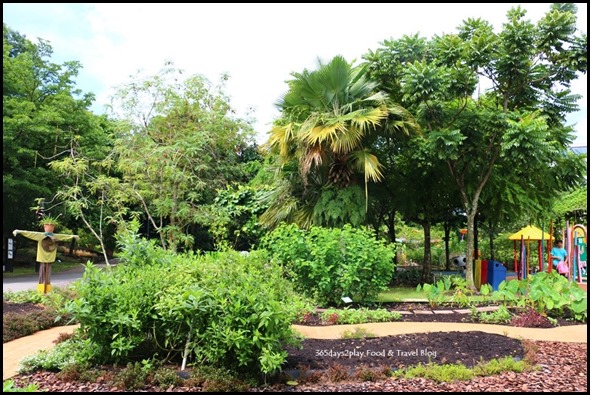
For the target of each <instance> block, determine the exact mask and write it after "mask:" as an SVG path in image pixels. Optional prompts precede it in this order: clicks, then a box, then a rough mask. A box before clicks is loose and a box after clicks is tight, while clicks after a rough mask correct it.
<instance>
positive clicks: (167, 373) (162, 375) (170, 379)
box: [153, 367, 182, 388]
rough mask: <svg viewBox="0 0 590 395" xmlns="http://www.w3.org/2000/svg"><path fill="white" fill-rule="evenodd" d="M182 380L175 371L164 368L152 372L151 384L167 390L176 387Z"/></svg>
mask: <svg viewBox="0 0 590 395" xmlns="http://www.w3.org/2000/svg"><path fill="white" fill-rule="evenodd" d="M181 381H182V379H181V378H180V377H179V376H178V374H176V371H175V370H173V369H170V368H166V367H160V368H158V369H157V370H156V371H155V372H154V379H153V383H154V384H157V385H159V386H160V387H162V388H168V387H170V386H171V385H178V384H180V382H181Z"/></svg>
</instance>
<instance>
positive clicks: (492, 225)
mask: <svg viewBox="0 0 590 395" xmlns="http://www.w3.org/2000/svg"><path fill="white" fill-rule="evenodd" d="M490 259H491V260H492V261H494V260H495V254H494V224H493V223H492V221H490Z"/></svg>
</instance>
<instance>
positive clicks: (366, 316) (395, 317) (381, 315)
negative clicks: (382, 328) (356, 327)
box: [320, 308, 402, 325]
mask: <svg viewBox="0 0 590 395" xmlns="http://www.w3.org/2000/svg"><path fill="white" fill-rule="evenodd" d="M334 315H336V319H334ZM320 318H321V319H322V321H324V322H329V323H330V324H332V325H334V324H365V323H368V322H391V321H399V320H401V318H402V316H401V314H400V313H398V312H396V311H388V310H387V309H375V310H369V309H367V308H360V309H327V310H325V311H324V312H322V313H321V314H320Z"/></svg>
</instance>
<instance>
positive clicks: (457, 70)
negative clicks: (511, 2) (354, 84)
mask: <svg viewBox="0 0 590 395" xmlns="http://www.w3.org/2000/svg"><path fill="white" fill-rule="evenodd" d="M575 13H576V9H575V5H572V4H556V5H553V6H551V9H550V11H549V12H548V13H547V14H546V15H545V16H544V17H543V18H542V19H541V20H540V21H539V22H538V23H537V24H536V25H535V24H533V23H531V22H530V21H528V20H526V19H525V18H524V17H525V14H526V12H525V11H524V10H523V9H521V8H520V7H517V8H514V9H512V10H510V11H509V12H508V14H507V19H508V21H507V22H506V23H505V24H504V25H503V27H502V30H501V31H500V32H499V33H494V31H493V28H492V26H491V25H490V24H489V23H488V22H486V21H483V20H481V19H469V20H467V21H465V22H464V23H463V25H462V26H460V27H459V32H458V34H446V35H442V36H437V37H435V38H433V39H432V40H431V42H429V43H427V42H425V41H424V40H420V39H418V38H416V37H414V38H413V39H406V40H405V42H404V43H403V44H405V43H411V44H412V45H410V46H408V45H399V44H400V43H396V42H385V43H384V44H385V46H384V48H383V49H381V53H380V51H377V52H376V53H370V54H369V55H368V56H367V59H368V61H369V62H370V64H371V72H372V75H374V76H375V78H377V79H379V80H382V81H383V80H385V79H386V78H387V76H388V75H393V76H394V77H397V79H398V81H397V85H398V86H399V87H400V90H401V91H402V92H404V97H403V99H404V101H402V104H403V105H406V103H408V104H407V105H406V107H407V108H409V109H410V110H411V111H412V112H414V113H416V114H418V116H417V117H418V119H419V120H420V122H421V123H422V124H423V125H426V129H427V130H428V131H429V133H428V138H429V140H430V144H431V149H432V150H433V152H437V153H438V158H439V159H440V160H441V161H443V162H444V163H445V164H446V167H447V168H448V169H449V172H450V174H451V176H452V178H453V179H454V181H455V184H456V185H457V188H458V191H459V194H460V197H461V200H462V204H463V209H464V210H465V212H466V214H467V227H468V233H467V260H468V262H467V273H466V274H467V279H468V281H469V283H470V284H471V285H473V273H472V260H473V256H474V252H473V248H474V222H475V218H476V216H477V214H478V212H479V208H480V207H479V204H480V200H481V198H482V193H483V190H484V187H486V185H488V183H489V181H490V179H492V174H494V175H498V174H506V175H507V177H506V178H504V180H503V181H504V185H508V184H509V185H508V186H507V187H506V189H504V190H499V191H497V193H499V194H500V196H502V194H503V193H505V191H507V190H512V191H517V190H519V191H522V192H523V195H522V196H524V197H525V199H524V200H530V201H533V202H536V203H539V202H543V201H544V200H545V199H546V198H547V196H549V195H555V194H556V192H557V191H560V190H564V189H567V188H571V187H573V186H575V185H576V184H577V183H579V182H580V180H581V179H582V178H581V174H582V173H583V168H582V165H583V163H582V161H581V160H579V158H576V157H574V156H572V155H569V154H568V152H569V151H568V149H567V145H568V144H569V143H571V139H572V130H571V128H568V127H566V126H565V115H566V114H568V113H570V112H572V111H575V110H576V108H577V107H576V105H575V102H576V100H577V99H578V97H576V96H575V95H572V94H571V92H570V91H569V84H570V83H571V81H572V80H573V79H575V78H576V75H577V72H585V71H586V67H587V66H586V62H585V58H586V53H587V50H586V36H585V35H581V34H577V32H576V28H575V22H576V15H575ZM408 48H410V49H411V50H412V51H413V52H414V53H419V52H420V50H423V51H422V57H420V56H418V57H416V58H415V59H414V60H412V59H409V60H408V61H407V62H405V63H395V64H393V65H388V63H391V60H394V61H397V60H398V59H400V58H401V59H402V60H403V57H400V54H404V53H406V52H408V51H407V49H408ZM424 48H425V49H424ZM404 51H405V52H404ZM412 51H410V53H412ZM384 53H385V54H386V55H384ZM406 58H407V57H406ZM410 61H413V63H410ZM383 64H385V65H384V67H383ZM396 73H397V74H396ZM478 80H479V81H488V82H489V83H490V84H491V85H492V87H491V88H490V89H489V90H488V91H487V92H485V93H481V92H477V93H479V96H477V95H476V91H475V88H476V84H477V82H478ZM389 86H395V85H392V84H391V83H389ZM496 185H498V186H500V185H502V183H497V184H496ZM545 201H546V200H545ZM530 206H531V207H533V206H534V204H530Z"/></svg>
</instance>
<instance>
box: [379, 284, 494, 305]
mask: <svg viewBox="0 0 590 395" xmlns="http://www.w3.org/2000/svg"><path fill="white" fill-rule="evenodd" d="M408 299H410V300H412V301H416V300H421V301H427V299H426V294H425V293H424V292H423V291H416V288H410V287H391V288H389V289H388V290H387V291H384V292H381V293H380V294H379V296H377V302H382V303H387V302H404V301H407V300H408ZM469 300H471V301H472V302H481V301H483V300H484V297H483V296H482V295H472V296H470V297H469ZM488 300H489V297H488ZM451 301H452V300H451V299H450V296H449V302H451Z"/></svg>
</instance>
